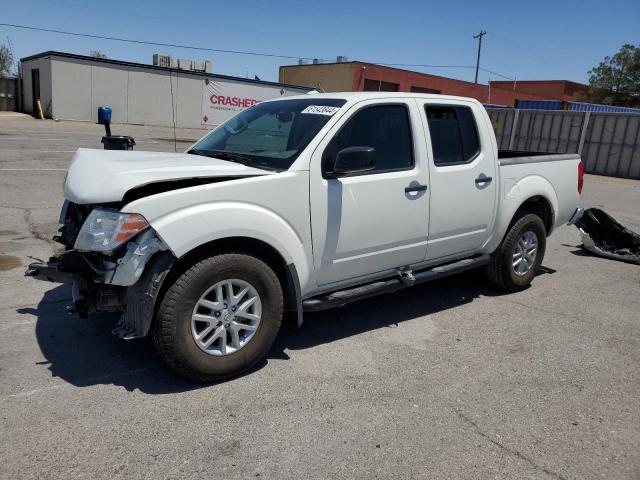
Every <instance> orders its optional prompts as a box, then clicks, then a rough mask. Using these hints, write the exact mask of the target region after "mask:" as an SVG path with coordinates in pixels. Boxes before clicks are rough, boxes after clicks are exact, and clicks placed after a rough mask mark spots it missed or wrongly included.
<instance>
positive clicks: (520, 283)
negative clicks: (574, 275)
mask: <svg viewBox="0 0 640 480" xmlns="http://www.w3.org/2000/svg"><path fill="white" fill-rule="evenodd" d="M546 241H547V235H546V228H545V226H544V222H543V221H542V219H541V218H540V217H538V216H537V215H535V214H532V213H530V214H525V215H523V216H521V217H520V218H519V219H518V220H517V221H516V222H515V223H514V224H513V225H511V228H509V231H508V232H507V234H506V235H505V237H504V239H503V240H502V243H501V244H500V246H499V247H498V249H497V250H496V251H495V252H493V254H491V261H490V263H489V265H487V269H486V271H487V274H488V277H489V279H490V280H491V281H492V282H493V283H494V284H496V285H497V286H498V287H500V288H502V289H504V290H508V291H518V290H523V289H524V288H526V287H528V286H529V284H530V283H531V281H532V280H533V277H535V275H536V272H537V271H538V269H539V268H540V265H541V264H542V260H543V258H544V252H545V248H546Z"/></svg>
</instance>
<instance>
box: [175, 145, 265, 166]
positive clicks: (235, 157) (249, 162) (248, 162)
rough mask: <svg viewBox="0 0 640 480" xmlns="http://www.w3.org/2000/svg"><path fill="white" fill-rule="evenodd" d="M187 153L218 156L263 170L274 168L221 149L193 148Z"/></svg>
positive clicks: (221, 158) (211, 156)
mask: <svg viewBox="0 0 640 480" xmlns="http://www.w3.org/2000/svg"><path fill="white" fill-rule="evenodd" d="M187 153H192V154H194V155H202V156H204V157H210V158H218V159H220V160H227V161H229V162H235V163H240V164H241V165H246V166H247V167H255V168H262V169H263V170H271V171H273V170H276V171H277V169H275V168H272V167H269V166H267V165H261V164H260V163H256V162H254V161H253V160H251V159H250V158H247V157H243V156H242V155H237V154H235V153H229V152H223V151H221V150H198V149H197V148H194V149H192V150H189V152H187Z"/></svg>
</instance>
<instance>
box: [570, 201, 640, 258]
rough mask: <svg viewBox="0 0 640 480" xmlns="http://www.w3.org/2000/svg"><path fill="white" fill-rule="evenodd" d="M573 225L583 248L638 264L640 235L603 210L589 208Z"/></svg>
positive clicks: (606, 256)
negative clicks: (577, 230)
mask: <svg viewBox="0 0 640 480" xmlns="http://www.w3.org/2000/svg"><path fill="white" fill-rule="evenodd" d="M575 225H576V227H578V229H579V230H580V233H581V235H582V244H583V246H584V248H585V249H587V250H589V251H590V252H592V253H594V254H596V255H598V256H601V257H604V258H610V259H613V260H620V261H622V262H628V263H636V264H639V265H640V235H638V234H637V233H635V232H632V231H631V230H629V229H628V228H625V227H624V226H623V225H621V224H620V223H618V222H617V221H616V220H614V219H613V218H612V217H611V216H610V215H608V214H607V213H605V212H604V211H602V210H600V209H599V208H590V209H588V210H587V211H585V213H584V215H583V216H582V218H581V219H580V220H579V221H578V222H576V223H575Z"/></svg>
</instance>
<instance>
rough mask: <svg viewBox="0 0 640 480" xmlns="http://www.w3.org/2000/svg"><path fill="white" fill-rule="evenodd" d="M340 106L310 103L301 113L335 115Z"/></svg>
mask: <svg viewBox="0 0 640 480" xmlns="http://www.w3.org/2000/svg"><path fill="white" fill-rule="evenodd" d="M338 110H340V107H330V106H328V105H309V106H308V107H307V108H305V109H304V110H302V112H300V113H312V114H314V115H329V116H331V115H333V114H334V113H336V112H337V111H338Z"/></svg>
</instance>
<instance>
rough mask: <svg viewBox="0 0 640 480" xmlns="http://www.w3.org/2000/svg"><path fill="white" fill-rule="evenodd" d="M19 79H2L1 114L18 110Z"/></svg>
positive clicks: (0, 83)
mask: <svg viewBox="0 0 640 480" xmlns="http://www.w3.org/2000/svg"><path fill="white" fill-rule="evenodd" d="M17 98H18V79H16V78H5V77H0V112H13V111H15V110H17V109H18V108H17V107H18V103H17Z"/></svg>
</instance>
